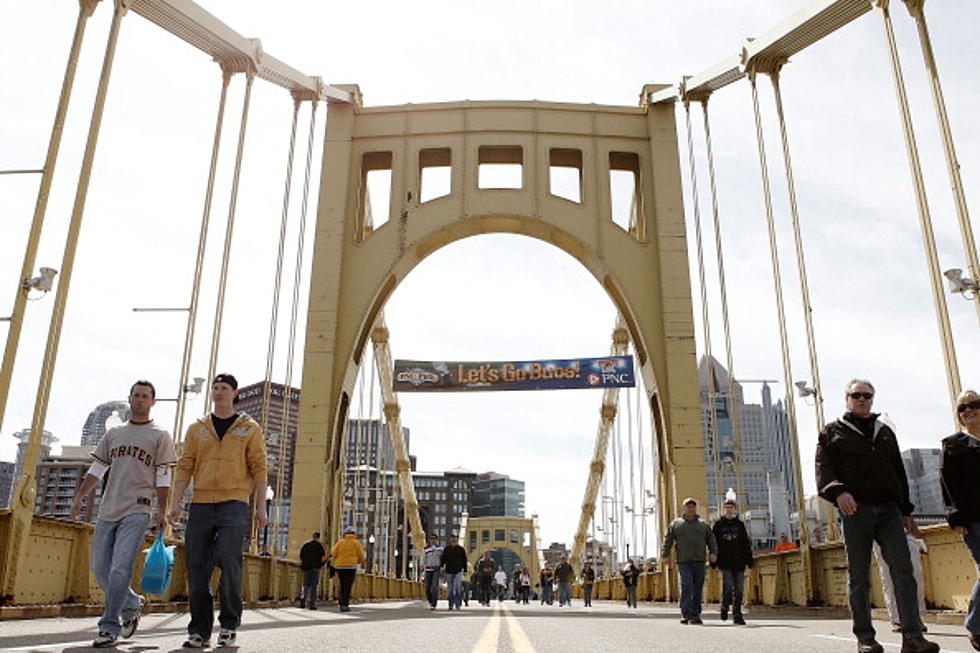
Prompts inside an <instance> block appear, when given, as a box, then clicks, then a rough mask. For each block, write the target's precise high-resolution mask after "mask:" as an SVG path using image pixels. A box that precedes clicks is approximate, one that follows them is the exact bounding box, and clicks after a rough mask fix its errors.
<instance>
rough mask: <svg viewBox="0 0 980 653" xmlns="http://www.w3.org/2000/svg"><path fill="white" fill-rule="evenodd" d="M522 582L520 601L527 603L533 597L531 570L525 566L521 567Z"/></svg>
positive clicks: (520, 580) (520, 579)
mask: <svg viewBox="0 0 980 653" xmlns="http://www.w3.org/2000/svg"><path fill="white" fill-rule="evenodd" d="M519 583H520V597H519V599H518V601H519V602H521V603H523V604H524V605H527V602H528V599H530V597H531V572H530V570H529V569H528V568H527V567H525V568H524V569H521V576H520V578H519Z"/></svg>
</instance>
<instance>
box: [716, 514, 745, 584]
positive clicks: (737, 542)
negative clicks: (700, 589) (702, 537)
mask: <svg viewBox="0 0 980 653" xmlns="http://www.w3.org/2000/svg"><path fill="white" fill-rule="evenodd" d="M711 530H712V531H713V532H714V534H715V540H716V541H717V542H718V562H716V563H715V564H714V565H712V566H716V567H718V568H719V569H731V570H734V571H742V570H743V569H745V568H746V567H749V568H750V569H751V568H752V542H751V541H750V540H749V534H748V533H747V532H746V530H745V524H743V523H742V520H741V519H739V518H738V517H733V518H732V519H729V518H728V517H722V518H721V519H719V520H718V521H716V522H715V524H714V526H712V527H711Z"/></svg>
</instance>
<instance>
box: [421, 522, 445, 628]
mask: <svg viewBox="0 0 980 653" xmlns="http://www.w3.org/2000/svg"><path fill="white" fill-rule="evenodd" d="M441 566H442V547H441V546H439V536H438V535H436V534H435V533H433V534H432V535H430V536H429V546H427V547H425V549H423V550H422V567H423V568H424V569H425V576H424V585H425V598H426V600H427V601H428V602H429V609H430V610H435V609H436V605H438V603H439V568H440V567H441Z"/></svg>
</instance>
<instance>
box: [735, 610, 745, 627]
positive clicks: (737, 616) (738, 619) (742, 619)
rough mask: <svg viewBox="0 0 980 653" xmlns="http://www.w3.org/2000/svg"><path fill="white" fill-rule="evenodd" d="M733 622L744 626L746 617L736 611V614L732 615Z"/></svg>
mask: <svg viewBox="0 0 980 653" xmlns="http://www.w3.org/2000/svg"><path fill="white" fill-rule="evenodd" d="M732 623H733V624H735V625H736V626H744V625H745V617H743V616H742V615H741V614H738V613H736V614H735V616H733V617H732Z"/></svg>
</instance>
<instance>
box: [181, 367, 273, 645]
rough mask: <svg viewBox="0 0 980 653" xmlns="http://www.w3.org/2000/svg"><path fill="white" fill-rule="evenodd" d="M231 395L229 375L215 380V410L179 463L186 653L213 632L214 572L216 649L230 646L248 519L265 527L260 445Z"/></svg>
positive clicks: (197, 425)
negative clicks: (215, 576) (214, 581)
mask: <svg viewBox="0 0 980 653" xmlns="http://www.w3.org/2000/svg"><path fill="white" fill-rule="evenodd" d="M237 396H238V381H237V380H236V379H235V377H234V376H232V375H231V374H218V375H217V376H215V377H214V380H213V381H212V383H211V401H212V403H213V404H214V409H213V410H212V412H211V414H210V415H208V416H207V417H202V418H201V419H199V420H197V421H196V422H194V424H192V425H191V426H190V427H189V428H188V429H187V433H186V435H185V437H184V445H183V447H184V449H183V452H182V453H181V456H180V460H178V461H177V472H176V474H175V478H174V492H173V507H172V508H171V510H170V521H171V523H173V524H175V525H176V524H177V523H179V521H180V516H181V507H180V506H181V502H182V501H183V497H184V491H185V490H186V489H187V486H188V485H189V484H191V483H193V485H194V493H193V498H192V499H191V507H190V512H189V514H188V517H187V530H186V531H185V533H184V559H185V564H186V567H187V593H188V595H189V596H188V599H189V601H188V602H189V603H190V613H191V620H190V623H189V624H188V625H187V640H186V641H185V642H184V646H185V647H186V648H203V647H205V646H209V645H210V639H211V630H212V628H213V627H214V599H213V597H212V596H211V574H212V572H213V571H214V568H215V567H217V568H219V569H221V581H220V583H219V584H218V596H219V598H220V603H221V611H220V612H219V614H218V623H219V624H220V626H221V632H220V633H219V634H218V646H234V645H235V640H236V636H237V630H238V626H239V625H240V624H241V621H242V548H243V545H244V543H245V540H246V538H248V536H249V532H250V526H251V524H252V523H253V521H254V523H255V525H256V528H257V529H261V528H263V527H265V524H266V521H267V518H266V514H265V501H266V498H265V491H266V483H267V473H266V470H267V465H266V455H265V439H264V438H263V436H262V429H261V428H260V427H259V425H258V424H257V423H256V422H255V420H253V419H252V418H251V417H249V416H248V415H246V414H244V413H239V412H236V411H235V400H236V397H237ZM249 497H251V498H252V504H253V508H252V515H251V516H250V515H249V506H248V502H249Z"/></svg>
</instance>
